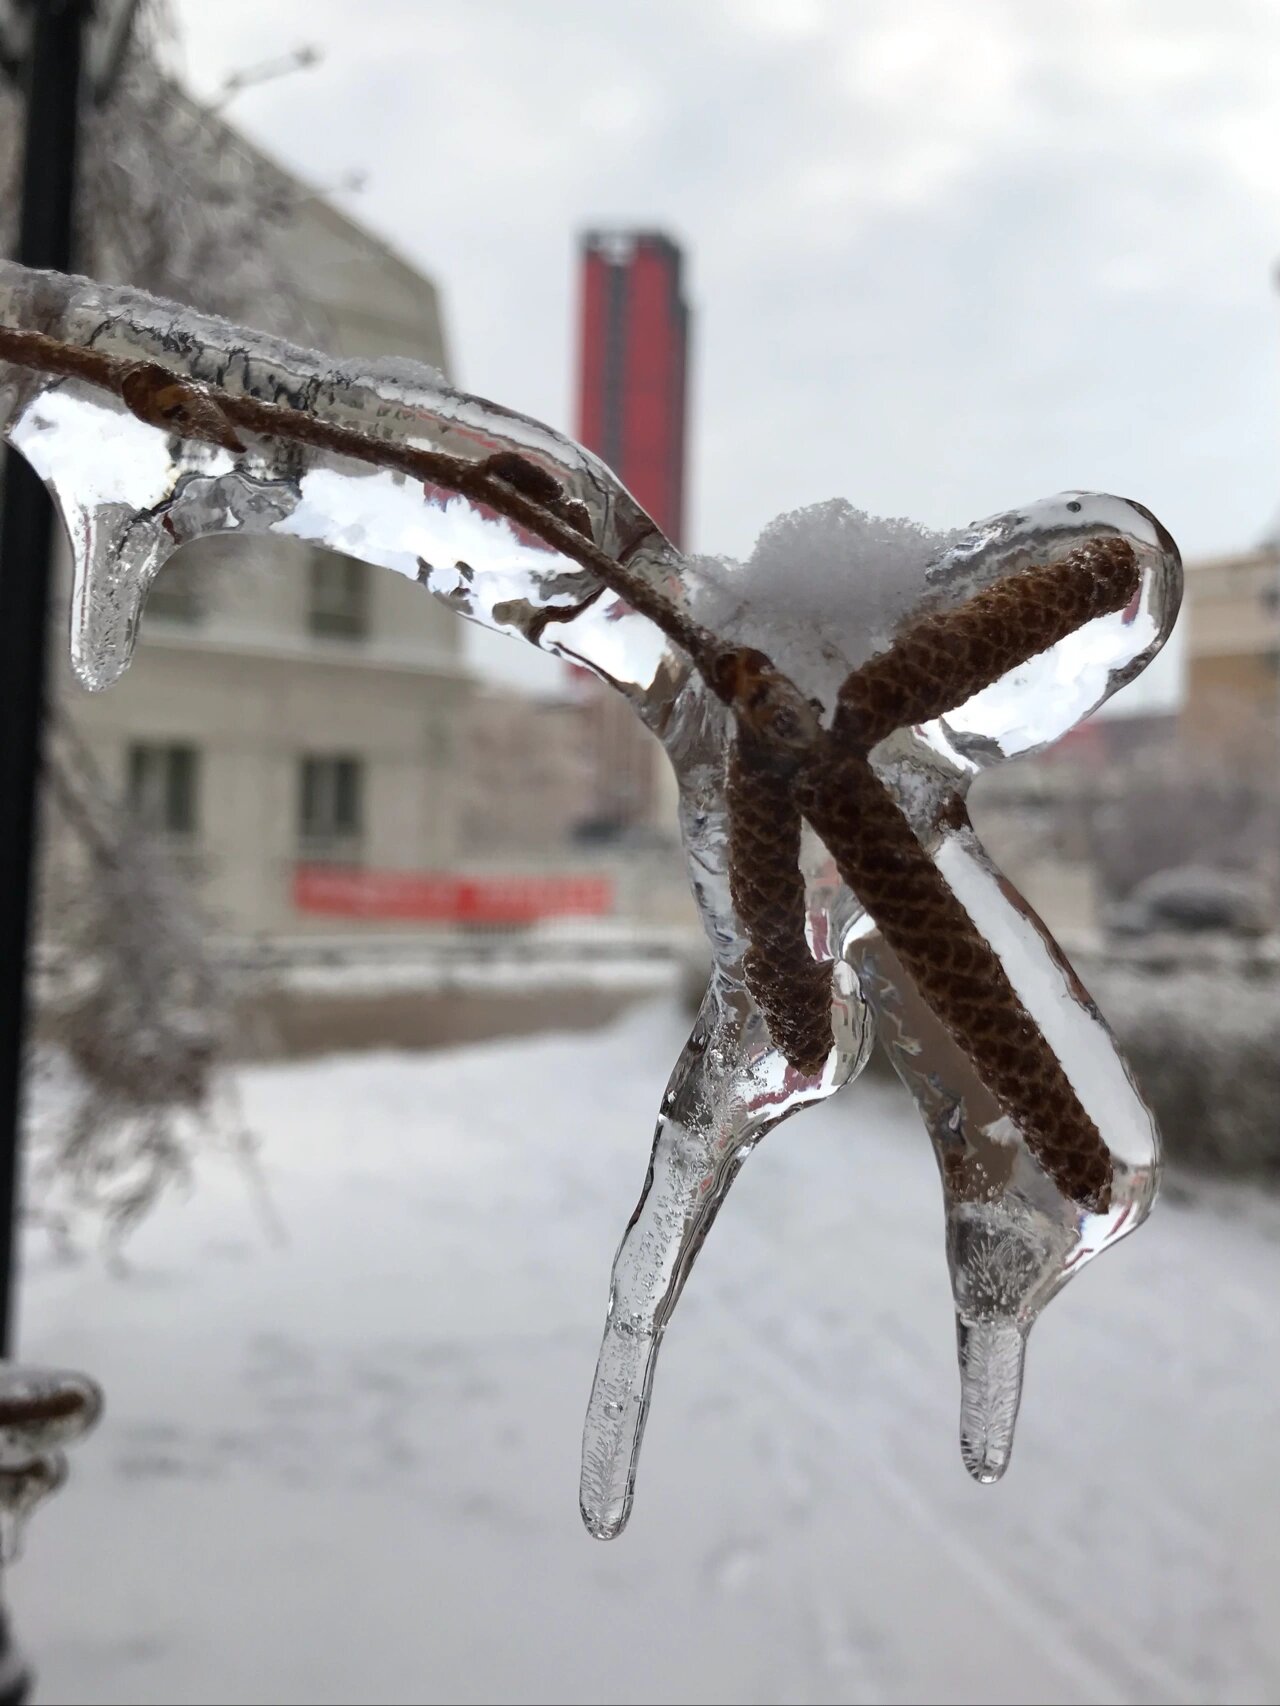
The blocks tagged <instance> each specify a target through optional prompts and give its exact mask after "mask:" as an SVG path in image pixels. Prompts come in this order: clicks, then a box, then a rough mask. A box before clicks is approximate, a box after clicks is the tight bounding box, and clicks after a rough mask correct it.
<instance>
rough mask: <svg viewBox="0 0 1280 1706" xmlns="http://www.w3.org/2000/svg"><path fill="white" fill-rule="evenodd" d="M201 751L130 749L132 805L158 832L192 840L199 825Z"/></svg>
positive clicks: (186, 748) (189, 748) (141, 819)
mask: <svg viewBox="0 0 1280 1706" xmlns="http://www.w3.org/2000/svg"><path fill="white" fill-rule="evenodd" d="M199 784H200V754H199V753H198V752H197V751H196V749H195V747H193V746H149V745H148V746H144V745H136V746H131V747H130V748H129V807H130V810H131V811H132V812H133V814H134V816H135V817H136V818H137V819H138V821H139V823H141V824H142V825H143V826H144V827H145V828H146V829H149V830H151V832H152V833H153V834H155V835H166V836H173V837H175V838H187V839H191V838H193V837H194V836H195V834H196V832H197V830H198V828H199V814H198V810H197V806H198V799H197V796H198V793H199Z"/></svg>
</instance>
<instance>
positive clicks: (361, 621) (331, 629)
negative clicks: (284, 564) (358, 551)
mask: <svg viewBox="0 0 1280 1706" xmlns="http://www.w3.org/2000/svg"><path fill="white" fill-rule="evenodd" d="M307 622H308V626H309V627H310V629H311V632H312V633H313V634H319V635H322V636H324V638H326V639H337V640H360V639H363V638H364V636H365V635H366V634H367V633H368V632H369V576H368V564H366V563H357V562H356V560H355V558H354V557H335V556H334V555H333V553H332V552H330V551H318V552H316V554H315V555H314V556H313V557H312V559H311V592H310V604H309V606H308V613H307Z"/></svg>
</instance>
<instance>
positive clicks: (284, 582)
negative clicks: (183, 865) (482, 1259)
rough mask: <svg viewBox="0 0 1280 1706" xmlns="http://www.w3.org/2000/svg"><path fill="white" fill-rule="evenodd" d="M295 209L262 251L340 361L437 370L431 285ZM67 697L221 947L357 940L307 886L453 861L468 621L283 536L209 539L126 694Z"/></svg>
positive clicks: (152, 621)
mask: <svg viewBox="0 0 1280 1706" xmlns="http://www.w3.org/2000/svg"><path fill="white" fill-rule="evenodd" d="M226 136H227V144H226V145H227V146H228V147H231V148H244V147H246V146H247V145H245V144H243V143H242V142H241V140H240V139H239V138H237V137H236V136H235V135H234V133H232V132H230V131H227V132H226ZM293 208H294V211H293V214H292V217H291V219H290V220H289V221H288V222H287V223H285V224H284V225H282V227H281V228H280V229H279V230H278V231H276V232H274V233H271V234H269V235H270V240H271V241H272V242H273V243H274V244H276V245H277V246H278V248H279V250H280V252H281V254H282V255H283V257H284V258H285V259H286V260H287V261H290V262H291V263H292V266H291V270H292V272H293V274H294V276H295V277H296V279H297V282H298V289H299V293H300V295H301V297H302V307H303V310H304V312H305V314H306V317H307V319H308V321H309V322H310V323H312V324H314V325H316V326H318V327H322V328H323V336H324V339H325V341H326V343H327V344H328V345H329V347H331V348H332V350H333V351H334V353H336V354H339V355H344V356H361V355H372V354H388V353H395V354H403V355H408V356H412V357H416V358H417V359H419V360H423V361H426V362H430V363H432V364H434V365H436V366H438V367H441V368H443V367H445V365H446V356H445V344H444V336H443V331H442V327H441V319H440V307H439V301H438V297H437V293H436V289H435V286H434V285H433V284H432V282H431V281H430V280H429V279H427V278H424V277H423V276H422V275H421V274H420V273H418V272H417V271H415V270H414V268H412V267H411V266H409V265H408V264H407V263H406V262H405V261H403V260H402V259H401V258H400V257H399V256H397V255H396V254H394V253H393V252H392V251H391V250H390V249H388V248H387V247H386V246H385V245H384V244H383V243H381V242H379V241H378V240H377V239H375V238H374V237H372V236H370V235H369V233H367V232H366V231H363V230H361V229H360V227H359V226H357V225H356V224H354V223H353V222H352V221H351V220H349V219H347V218H346V217H345V216H344V215H343V214H342V213H340V212H339V211H338V210H337V209H335V208H334V207H332V206H330V205H328V204H327V203H326V202H324V201H323V200H321V199H320V198H319V197H317V196H314V195H310V194H307V193H306V192H304V191H303V190H302V189H301V187H300V186H298V194H297V197H296V199H295V201H294V202H293ZM58 651H59V653H61V654H62V655H65V643H64V644H63V645H61V646H59V648H58ZM58 679H59V686H60V689H61V691H62V692H63V696H64V703H65V705H66V707H67V710H68V711H69V713H70V715H71V717H72V719H73V721H74V722H75V724H76V726H77V727H78V728H79V730H80V731H81V733H82V734H83V735H84V737H85V738H86V740H87V742H88V745H89V747H90V749H91V750H92V752H93V753H94V755H95V757H96V759H97V761H98V763H99V765H100V767H101V769H102V770H103V772H104V774H105V776H106V778H107V780H108V781H109V783H110V784H111V785H112V786H113V787H115V788H116V789H117V790H118V791H119V793H120V795H122V796H123V797H125V798H127V799H128V800H129V801H130V802H131V803H132V805H133V807H134V808H135V810H136V811H137V812H138V813H139V814H140V815H141V816H142V817H143V818H144V819H145V820H146V821H147V822H148V824H149V825H150V826H151V827H152V828H154V829H155V830H157V831H159V832H160V833H161V834H162V835H163V836H164V838H165V839H166V840H167V841H168V843H169V844H170V845H171V846H172V847H173V848H174V849H175V850H176V851H178V852H179V853H180V854H181V856H182V857H183V859H184V861H186V862H187V863H188V864H189V866H190V867H191V869H192V870H193V872H196V873H198V874H199V876H200V878H201V879H202V891H203V897H204V899H205V902H206V904H207V905H208V907H209V909H210V911H211V913H212V915H213V916H214V918H215V919H216V920H218V921H219V922H220V923H221V924H222V925H223V926H224V927H225V928H226V929H228V930H231V931H233V932H235V933H237V934H272V935H276V934H286V935H287V934H290V933H293V932H296V931H305V930H308V929H313V928H323V929H324V930H325V931H333V930H334V929H335V928H349V927H355V926H358V925H359V924H360V923H361V922H362V920H361V919H360V918H359V917H358V916H346V917H344V916H342V915H341V913H338V914H336V915H335V914H333V913H332V912H330V913H328V914H323V913H316V912H315V911H313V910H311V907H312V905H313V904H314V896H313V897H312V900H311V901H308V898H307V884H306V872H307V871H308V870H312V871H314V870H315V869H316V868H317V867H332V866H338V865H340V866H343V867H350V868H352V869H365V870H373V871H385V872H391V873H394V872H421V871H424V870H433V871H438V870H441V869H448V868H449V867H450V866H451V865H452V864H453V862H454V860H455V859H456V857H457V854H458V851H459V848H458V837H459V807H460V802H459V784H458V776H459V765H458V763H457V751H456V749H457V742H458V730H459V729H460V728H461V727H462V726H463V724H464V722H465V719H466V715H467V706H468V703H469V699H470V696H471V693H472V689H473V682H472V678H471V675H470V672H469V671H468V669H467V666H466V663H465V661H464V654H463V639H462V633H461V624H460V623H459V621H458V619H457V618H456V617H455V616H453V615H451V614H450V613H449V612H448V611H446V610H444V609H443V608H442V607H441V606H440V605H438V604H437V603H436V602H435V601H433V600H432V599H431V598H430V597H429V596H428V595H427V594H426V593H424V592H423V591H422V590H421V589H420V588H418V587H417V586H415V585H413V584H412V583H411V582H408V581H406V580H403V579H401V578H400V577H398V576H395V575H391V574H388V573H386V572H384V571H380V570H375V569H372V568H370V567H368V566H367V565H365V564H361V563H358V562H355V561H353V560H350V559H347V558H343V557H338V556H335V555H333V554H332V553H329V552H322V551H318V550H314V549H309V548H308V547H306V546H303V545H301V544H299V543H296V542H292V541H287V540H274V539H273V540H262V539H254V540H249V541H245V542H243V543H242V542H240V541H239V540H234V539H228V538H226V537H221V538H217V539H208V540H200V541H197V542H196V543H194V544H192V545H190V546H187V547H186V548H185V549H183V550H182V551H181V552H179V553H178V554H177V555H176V556H175V557H174V558H172V559H171V561H170V563H169V564H168V565H166V567H165V568H164V569H163V570H162V571H161V573H160V576H159V577H158V579H157V581H156V584H155V586H154V588H153V590H152V593H151V596H150V599H149V601H148V604H147V608H146V612H145V615H144V618H143V623H142V631H141V637H140V641H139V645H138V649H137V653H136V656H135V659H134V663H133V666H132V668H131V669H130V671H129V672H128V674H127V675H126V677H125V678H124V680H123V681H122V682H120V683H119V684H118V685H117V686H116V687H114V688H113V689H112V690H111V691H110V692H108V693H105V694H103V695H101V696H100V697H99V696H92V697H91V696H89V695H86V694H85V693H83V692H82V691H81V690H80V689H79V688H78V687H77V686H75V685H74V684H73V683H72V682H71V679H70V675H69V671H67V669H66V666H65V664H61V665H60V666H59V678H58ZM313 886H314V885H313ZM383 927H384V928H385V925H384V926H383Z"/></svg>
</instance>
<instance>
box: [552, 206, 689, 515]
mask: <svg viewBox="0 0 1280 1706" xmlns="http://www.w3.org/2000/svg"><path fill="white" fill-rule="evenodd" d="M581 252H582V336H581V343H580V345H579V364H578V437H579V439H580V440H581V441H582V443H583V444H585V445H586V446H587V448H588V450H594V451H595V452H596V454H597V455H598V456H601V457H603V458H604V460H605V461H606V462H607V463H608V464H609V466H610V467H611V468H612V469H613V470H614V471H615V473H617V474H618V475H619V476H620V477H621V479H622V480H623V482H624V484H625V485H626V486H627V487H628V488H629V490H630V491H631V492H632V493H634V495H635V497H636V498H637V499H638V501H639V502H640V503H641V504H643V506H644V508H645V509H646V510H648V512H649V514H650V515H651V516H652V517H653V519H654V520H655V521H656V522H657V524H658V526H659V527H660V528H661V529H662V531H663V532H664V533H665V534H666V535H667V537H668V539H670V540H671V541H672V542H673V544H676V545H682V544H683V542H684V541H683V533H684V462H685V397H686V372H687V366H688V362H687V355H688V339H689V310H688V307H687V305H686V303H685V300H684V296H683V294H682V292H681V279H680V274H681V262H682V257H681V254H680V250H679V249H678V248H677V246H676V245H675V243H673V242H672V241H671V239H670V238H669V237H666V236H663V234H662V233H661V232H658V231H588V232H587V233H586V234H585V235H584V236H583V237H582V239H581Z"/></svg>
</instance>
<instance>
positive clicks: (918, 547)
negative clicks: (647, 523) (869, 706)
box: [688, 498, 959, 704]
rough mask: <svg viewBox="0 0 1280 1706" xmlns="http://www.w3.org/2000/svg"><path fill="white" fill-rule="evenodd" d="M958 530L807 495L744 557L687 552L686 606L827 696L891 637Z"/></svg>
mask: <svg viewBox="0 0 1280 1706" xmlns="http://www.w3.org/2000/svg"><path fill="white" fill-rule="evenodd" d="M958 537H959V535H958V534H957V533H933V532H930V531H929V530H928V529H926V528H923V527H920V526H918V525H917V524H916V523H915V522H913V521H908V520H905V519H904V518H902V517H885V516H873V515H868V514H866V512H865V511H863V510H860V509H855V508H854V506H853V505H852V504H851V503H849V502H848V501H847V500H846V499H844V498H832V499H830V500H828V501H827V502H825V503H815V504H809V505H808V506H807V507H806V508H804V509H798V510H793V511H791V512H789V513H787V514H784V515H779V516H777V517H775V518H774V520H773V521H771V522H770V523H769V525H768V526H767V527H766V528H765V529H764V530H763V532H762V533H761V534H760V536H759V538H758V539H757V540H756V543H755V548H754V550H753V551H752V553H751V555H750V557H748V558H747V560H746V561H745V562H743V563H736V562H734V561H732V559H730V558H727V557H695V558H693V559H692V562H691V568H692V573H691V574H690V575H689V577H688V581H689V587H690V594H691V599H692V603H693V608H694V611H695V613H696V615H697V616H698V619H699V620H700V621H701V622H703V623H705V624H706V625H707V626H708V627H710V628H712V629H714V630H715V631H717V632H720V633H724V632H736V633H737V637H738V638H740V639H742V640H743V641H744V642H745V643H748V644H753V645H759V646H762V647H763V648H764V649H765V650H766V651H767V652H768V653H769V656H770V657H772V658H773V661H774V662H775V663H776V664H777V665H778V666H779V668H781V669H782V670H783V671H784V672H785V673H786V674H788V675H789V676H790V677H791V679H792V680H793V681H796V682H798V683H799V684H800V685H801V686H802V687H804V689H805V690H806V691H807V692H812V693H815V694H816V695H817V697H819V698H820V699H821V700H822V701H823V702H824V703H826V704H830V703H831V702H833V701H834V697H835V693H836V691H837V689H838V688H839V686H840V683H841V682H842V681H843V680H844V678H845V676H846V675H848V673H849V671H850V670H851V669H856V668H857V667H858V666H859V665H860V664H863V663H865V662H866V660H867V659H868V658H869V657H871V656H873V655H874V654H875V653H877V652H879V651H883V650H884V648H885V647H886V646H888V645H889V643H890V642H891V640H892V638H893V635H894V632H895V630H896V628H897V626H898V624H899V623H900V622H901V621H902V619H903V618H904V617H906V616H907V615H908V614H909V613H910V612H911V611H912V610H913V608H914V607H915V606H916V605H917V604H918V603H919V601H920V599H921V598H922V596H923V595H924V592H925V589H926V586H927V570H928V568H929V565H930V564H931V563H933V562H935V561H936V560H937V559H938V558H940V557H941V556H942V555H943V553H944V552H945V551H946V549H947V547H948V546H949V545H951V544H953V543H954V542H955V540H956V539H957V538H958ZM762 617H763V622H762V620H761V619H762ZM739 631H740V632H739Z"/></svg>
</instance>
